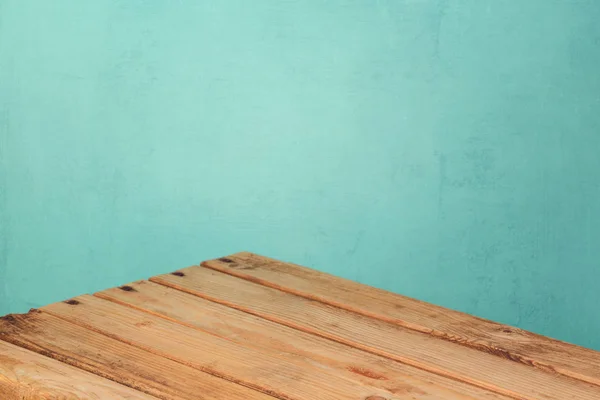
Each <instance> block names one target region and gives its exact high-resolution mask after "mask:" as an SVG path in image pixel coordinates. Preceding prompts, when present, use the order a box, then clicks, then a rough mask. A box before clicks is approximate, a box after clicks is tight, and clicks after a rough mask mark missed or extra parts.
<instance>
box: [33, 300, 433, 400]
mask: <svg viewBox="0 0 600 400" xmlns="http://www.w3.org/2000/svg"><path fill="white" fill-rule="evenodd" d="M73 300H74V301H75V302H70V303H73V304H67V303H55V304H51V305H48V306H45V307H43V308H42V311H45V312H48V313H50V314H52V315H54V316H57V317H59V318H62V319H64V320H67V321H70V322H72V323H76V324H78V325H80V326H83V327H85V328H87V329H92V330H95V331H97V332H99V333H102V334H104V335H106V336H109V337H112V338H114V339H116V340H120V341H122V342H124V343H128V344H130V345H132V346H136V347H138V348H141V349H144V350H146V351H150V352H152V353H154V354H157V355H160V356H162V357H165V358H169V359H171V360H174V361H177V362H180V363H183V364H186V365H188V366H190V367H192V368H196V369H198V370H201V371H205V372H208V373H210V374H212V375H215V376H219V377H222V378H224V379H227V380H230V381H233V382H237V383H240V384H242V385H244V386H247V387H250V388H253V389H256V390H259V391H262V392H264V393H267V394H270V395H272V396H274V397H278V398H280V399H285V400H304V399H313V398H318V399H320V400H344V399H347V400H362V399H365V398H369V397H370V396H371V397H373V398H378V397H377V396H380V397H382V398H384V399H386V400H400V399H402V398H406V397H407V396H404V395H402V396H395V395H394V394H393V393H391V392H389V391H384V390H381V389H378V388H375V387H372V386H369V385H365V384H361V383H359V382H356V381H351V380H348V379H345V378H344V377H340V376H338V375H337V374H336V373H335V371H331V370H330V369H326V368H323V367H322V366H320V365H318V364H315V363H313V362H310V361H309V360H306V359H303V358H301V357H297V356H293V357H292V356H290V355H289V354H287V353H276V352H270V351H266V349H264V348H262V349H260V350H257V349H256V348H253V347H247V346H242V345H240V344H238V343H235V342H233V341H231V340H229V339H227V338H223V337H219V336H216V335H213V334H210V333H207V332H203V331H201V330H199V329H193V328H190V327H187V326H183V325H181V324H179V323H175V322H172V321H168V320H166V319H164V318H160V317H157V316H155V315H151V314H148V313H145V312H141V311H138V310H134V309H131V308H128V307H123V306H121V305H118V304H115V303H113V302H110V301H107V300H103V299H100V298H97V297H94V296H80V297H77V298H75V299H73ZM410 396H412V398H413V399H415V400H425V399H427V400H433V399H436V400H440V398H439V397H432V396H426V395H421V394H418V393H415V394H411V395H410ZM409 398H410V397H409Z"/></svg>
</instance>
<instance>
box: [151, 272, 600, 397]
mask: <svg viewBox="0 0 600 400" xmlns="http://www.w3.org/2000/svg"><path fill="white" fill-rule="evenodd" d="M151 280H152V281H153V282H156V283H161V284H163V285H168V286H171V287H173V288H176V289H179V290H182V291H187V292H188V293H191V294H195V295H197V296H200V297H204V298H206V299H209V300H211V301H215V302H219V303H221V304H225V305H227V306H229V307H232V308H236V309H238V310H241V311H244V312H247V313H251V314H254V315H257V316H260V317H263V318H265V319H268V320H271V321H274V322H278V323H280V324H283V325H287V326H289V327H292V328H294V329H298V330H302V331H305V332H308V333H312V334H315V335H318V336H322V337H325V338H329V339H332V340H335V341H338V342H340V343H345V344H348V345H351V346H354V347H357V348H360V349H362V350H365V351H368V352H371V353H374V354H378V355H380V356H384V357H388V358H391V359H393V360H396V361H400V362H403V363H405V364H408V365H412V366H414V367H417V368H420V369H424V370H426V371H430V372H433V373H437V374H440V375H443V376H446V377H450V378H452V379H457V380H460V381H463V382H467V383H470V384H473V385H476V386H479V387H482V388H484V389H487V390H492V391H495V392H497V393H500V394H504V395H507V396H512V397H514V398H518V399H531V400H534V399H535V400H539V399H548V400H549V399H552V400H564V399H568V398H573V399H575V398H576V399H580V400H583V399H588V400H592V399H599V398H600V387H597V386H595V385H591V384H589V383H586V382H581V381H578V380H575V379H571V378H568V377H565V376H561V375H556V374H551V373H547V372H545V371H541V370H539V369H536V368H531V367H530V366H526V365H523V364H520V363H516V362H513V361H511V360H507V359H504V358H500V357H496V356H493V355H490V354H488V353H485V352H481V351H478V350H475V349H473V348H470V347H466V346H461V345H458V344H455V343H451V342H448V341H444V340H440V339H439V338H436V337H434V336H431V335H426V334H422V333H419V332H415V331H413V330H410V329H406V328H404V327H401V326H398V325H395V324H392V323H388V322H385V321H381V320H378V319H373V318H368V317H365V316H364V315H360V314H356V313H353V312H350V311H347V310H344V309H341V308H338V307H333V306H330V305H327V304H323V303H320V302H318V301H314V300H311V299H306V298H304V297H300V296H296V295H293V294H290V293H286V292H283V291H280V290H276V289H273V288H270V287H266V286H262V285H259V284H255V283H253V282H249V281H246V280H242V279H238V278H236V277H233V276H231V275H227V274H223V273H220V272H218V271H214V270H211V269H208V268H204V267H190V268H186V269H184V270H181V271H178V272H176V273H173V274H167V275H161V276H158V277H154V278H152V279H151Z"/></svg>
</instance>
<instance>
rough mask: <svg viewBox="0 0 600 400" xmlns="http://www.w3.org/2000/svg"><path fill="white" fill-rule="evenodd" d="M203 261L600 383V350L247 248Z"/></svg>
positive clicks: (415, 328)
mask: <svg viewBox="0 0 600 400" xmlns="http://www.w3.org/2000/svg"><path fill="white" fill-rule="evenodd" d="M203 265H204V266H206V267H208V268H212V269H215V270H218V271H222V272H225V273H228V274H231V275H233V276H237V277H240V278H243V279H246V280H250V281H253V282H257V283H260V284H262V285H265V286H269V287H272V288H276V289H279V290H282V291H286V292H289V293H293V294H296V295H298V296H302V297H305V298H308V299H312V300H317V301H320V302H323V303H326V304H330V305H334V306H336V307H339V308H343V309H347V310H351V311H353V312H356V313H360V314H362V315H365V316H368V317H371V318H377V319H380V320H382V321H386V322H390V323H394V324H397V325H399V326H402V327H405V328H409V329H412V330H415V331H418V332H422V333H426V334H429V335H432V336H435V337H438V338H441V339H444V340H447V341H451V342H455V343H460V344H462V345H465V346H469V347H472V348H475V349H478V350H481V351H484V352H487V353H490V354H495V355H497V356H499V357H503V358H506V359H510V360H512V361H515V362H519V363H522V364H525V365H529V366H533V367H536V368H539V369H543V370H551V371H555V372H557V373H560V374H563V375H566V376H569V377H573V378H576V379H580V380H583V381H586V382H590V383H593V384H596V385H600V352H596V351H593V350H590V349H586V348H583V347H579V346H575V345H572V344H569V343H565V342H561V341H558V340H553V339H550V338H547V337H544V336H540V335H536V334H533V333H531V332H527V331H523V330H520V329H517V328H514V327H510V326H507V325H502V324H498V323H496V322H492V321H488V320H485V319H481V318H477V317H474V316H471V315H468V314H464V313H461V312H458V311H453V310H449V309H446V308H443V307H439V306H435V305H433V304H429V303H425V302H421V301H418V300H415V299H412V298H408V297H405V296H401V295H398V294H394V293H391V292H387V291H385V290H380V289H376V288H373V287H370V286H365V285H362V284H359V283H356V282H353V281H350V280H346V279H343V278H339V277H335V276H332V275H329V274H325V273H322V272H319V271H315V270H312V269H309V268H305V267H302V266H299V265H295V264H291V263H285V262H281V261H277V260H274V259H271V258H267V257H262V256H258V255H256V254H252V253H247V252H242V253H238V254H234V255H232V256H228V257H223V258H221V259H216V260H211V261H206V262H204V263H203Z"/></svg>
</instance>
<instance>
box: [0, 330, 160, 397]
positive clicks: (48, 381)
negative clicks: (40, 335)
mask: <svg viewBox="0 0 600 400" xmlns="http://www.w3.org/2000/svg"><path fill="white" fill-rule="evenodd" d="M0 399H2V400H42V399H69V400H79V399H81V400H83V399H85V400H92V399H97V400H106V399H111V400H112V399H129V400H152V399H154V400H156V398H155V397H152V396H150V395H148V394H144V393H141V392H138V391H135V390H133V389H131V388H128V387H126V386H122V385H119V384H118V383H115V382H111V381H109V380H108V379H104V378H101V377H99V376H96V375H93V374H90V373H87V372H85V371H81V370H79V369H77V368H73V367H71V366H69V365H66V364H63V363H61V362H59V361H56V360H52V359H50V358H47V357H44V356H41V355H39V354H36V353H33V352H31V351H29V350H25V349H22V348H20V347H17V346H14V345H12V344H9V343H6V342H3V341H0Z"/></svg>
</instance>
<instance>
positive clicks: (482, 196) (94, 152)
mask: <svg viewBox="0 0 600 400" xmlns="http://www.w3.org/2000/svg"><path fill="white" fill-rule="evenodd" d="M599 17H600V2H599V1H596V0H576V1H572V0H552V1H549V0H524V1H498V0H458V1H443V0H437V1H436V0H404V1H403V0H389V1H384V0H378V1H375V0H372V1H366V0H365V1H358V0H357V1H336V0H332V1H318V0H310V1H266V0H264V1H263V0H259V1H242V0H239V1H233V0H225V1H198V0H178V1H167V0H146V1H142V0H128V1H125V0H97V1H80V0H53V1H42V0H0V107H1V108H0V156H1V164H0V166H1V168H2V169H1V170H0V279H1V282H0V313H5V312H9V311H10V312H19V311H25V310H26V309H28V308H30V307H36V306H40V305H41V304H45V303H50V302H54V301H58V300H61V299H64V298H68V297H71V296H73V295H76V294H79V293H84V292H91V291H95V290H99V289H102V288H106V287H110V286H114V285H116V284H119V283H122V282H126V281H129V280H134V279H139V278H144V277H148V276H151V275H155V274H158V273H161V272H164V271H169V270H172V269H174V268H178V267H181V266H185V265H188V264H192V263H196V262H199V261H200V260H202V259H207V258H213V257H216V256H219V255H222V254H227V253H233V252H236V251H240V250H250V251H254V252H257V253H262V254H265V255H269V256H272V257H276V258H280V259H284V260H290V261H295V262H297V263H300V264H305V265H308V266H312V267H315V268H318V269H321V270H325V271H327V272H331V273H334V274H338V275H341V276H344V277H348V278H351V279H356V280H359V281H361V282H364V283H367V284H371V285H375V286H379V287H382V288H386V289H391V290H393V291H396V292H400V293H403V294H406V295H409V296H414V297H417V298H420V299H424V300H427V301H430V302H434V303H438V304H442V305H445V306H448V307H452V308H456V309H459V310H463V311H466V312H469V313H473V314H476V315H480V316H484V317H487V318H491V319H495V320H498V321H501V322H505V323H509V324H516V325H518V326H520V327H523V328H526V329H530V330H533V331H536V332H539V333H542V334H547V335H550V336H554V337H557V338H560V339H564V340H567V341H572V342H576V343H579V344H582V345H586V346H591V347H595V348H597V349H600V335H599V334H598V332H600V318H599V317H598V307H599V305H600V290H598V280H599V279H600V73H599V72H598V71H599V65H600V24H598V18H599Z"/></svg>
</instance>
